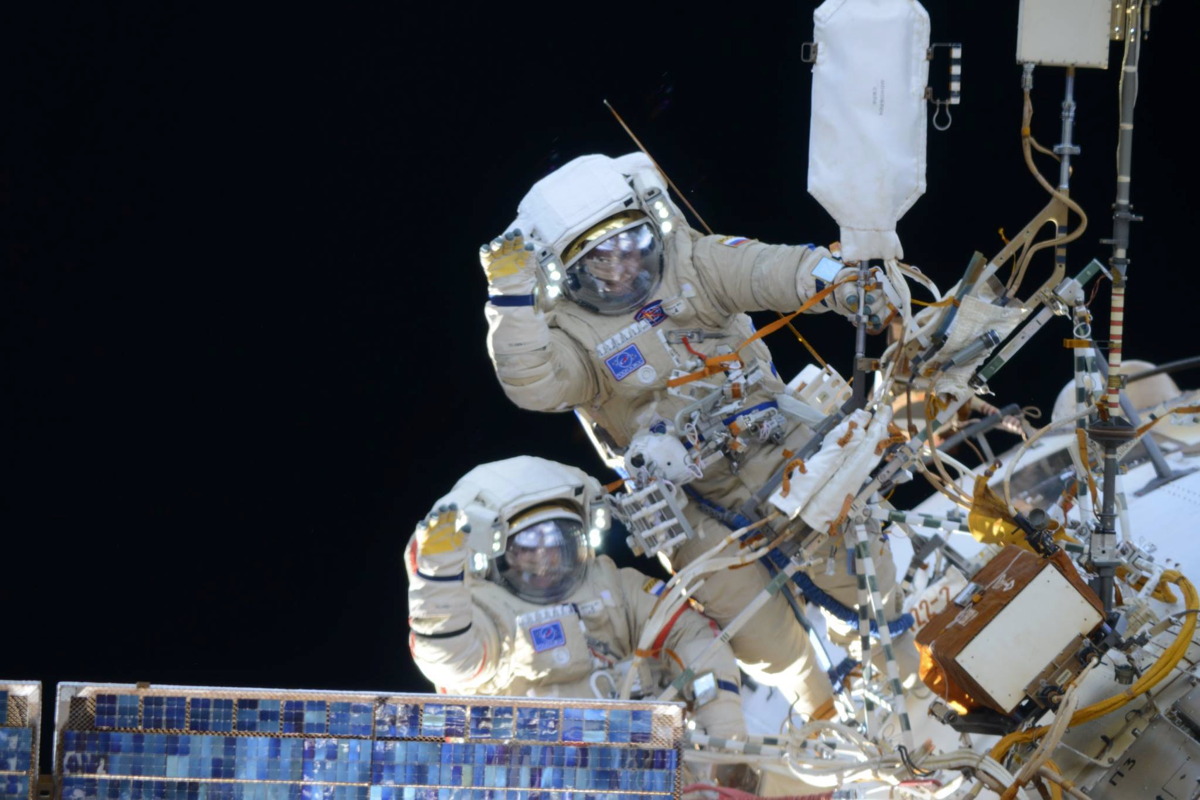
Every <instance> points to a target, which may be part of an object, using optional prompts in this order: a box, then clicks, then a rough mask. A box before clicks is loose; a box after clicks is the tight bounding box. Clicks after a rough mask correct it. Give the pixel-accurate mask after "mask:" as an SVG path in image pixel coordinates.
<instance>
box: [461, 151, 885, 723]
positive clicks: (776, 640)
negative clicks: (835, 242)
mask: <svg viewBox="0 0 1200 800" xmlns="http://www.w3.org/2000/svg"><path fill="white" fill-rule="evenodd" d="M480 260H481V262H482V264H483V267H484V271H485V272H486V274H487V279H488V290H489V300H488V303H487V305H486V308H485V311H486V315H487V319H488V323H489V332H488V351H489V353H490V355H491V357H492V361H493V364H494V366H495V369H496V374H497V376H498V377H499V379H500V383H501V386H502V387H503V389H504V391H505V393H506V394H507V395H508V397H509V398H510V399H511V400H512V401H513V402H514V403H516V404H517V405H518V406H520V407H522V408H526V409H532V410H538V411H565V410H575V411H576V413H577V415H578V416H579V417H580V420H581V422H582V423H583V424H584V427H585V428H586V429H587V430H588V432H589V434H590V435H591V437H592V441H593V442H594V443H595V444H596V446H597V448H598V449H599V450H600V451H601V453H600V455H601V456H602V457H603V458H604V459H605V461H606V463H608V464H609V465H610V466H613V467H614V468H618V469H621V468H624V469H627V470H628V471H630V472H632V467H631V466H630V465H629V464H623V462H622V460H621V457H622V456H626V457H628V456H629V455H630V454H631V453H635V452H642V451H644V450H646V449H648V448H645V447H643V446H642V445H644V444H645V443H646V442H648V441H652V440H653V438H652V437H654V436H658V435H666V436H671V437H675V438H676V439H677V440H679V441H683V442H686V444H687V446H688V447H689V448H691V453H692V458H691V461H692V463H691V465H690V466H689V467H688V471H689V472H690V474H687V475H683V476H680V475H675V476H671V477H672V479H673V480H674V481H676V482H678V483H682V482H684V481H690V485H689V486H688V490H689V493H690V495H691V502H689V503H688V504H687V506H686V508H685V509H684V511H685V516H686V517H687V518H688V521H689V522H690V524H691V526H692V527H693V529H694V530H695V531H696V533H697V534H699V535H698V537H697V538H694V539H689V540H688V541H686V542H684V543H683V544H682V545H681V546H679V547H678V549H676V550H675V551H674V552H670V553H665V554H664V553H660V558H663V557H664V556H665V557H666V559H667V561H668V564H667V566H668V568H670V569H672V570H677V569H679V568H681V567H682V566H684V565H686V564H688V563H690V562H691V561H692V560H693V559H695V558H696V557H697V556H698V555H699V554H701V553H703V552H705V551H706V550H708V549H709V548H710V547H711V546H712V544H713V543H714V542H715V541H717V540H718V539H719V538H720V537H722V536H725V535H726V534H728V532H729V528H728V527H726V524H729V518H728V517H727V518H726V522H725V523H722V522H719V521H718V520H717V519H715V518H714V517H713V516H711V512H712V511H714V510H715V511H718V513H719V512H720V511H725V512H731V513H732V512H737V511H739V510H740V507H741V506H742V504H743V502H744V501H746V500H747V498H749V497H750V496H751V495H752V494H753V493H754V492H755V491H757V490H758V489H759V488H760V487H762V486H763V485H764V483H765V482H766V481H767V480H768V478H769V477H770V476H771V474H772V472H773V471H775V470H776V469H777V468H778V467H780V466H781V465H782V464H784V463H786V461H787V460H788V458H789V457H790V453H791V452H794V451H796V449H797V448H799V447H800V446H801V445H803V444H804V443H805V442H806V441H807V440H808V439H809V437H810V436H811V430H810V429H809V428H808V427H806V426H805V425H802V424H800V423H799V422H797V421H795V420H793V419H791V418H788V417H786V416H785V415H784V414H783V413H781V411H780V409H779V408H778V404H777V403H776V395H777V394H779V393H781V392H784V391H785V389H786V387H785V383H784V381H782V380H781V379H780V378H779V377H778V376H777V375H776V374H775V371H774V367H773V365H772V364H771V354H770V352H769V351H768V349H767V347H766V345H765V344H764V343H763V342H762V341H761V340H754V341H750V340H751V337H752V336H753V335H754V333H755V331H754V327H753V324H752V322H751V320H750V318H749V317H748V316H747V315H746V314H745V313H744V312H747V311H755V310H775V311H779V312H790V311H795V310H797V309H799V308H801V307H802V306H804V305H805V304H806V303H810V305H809V307H808V308H806V309H805V310H806V311H808V312H811V313H819V312H823V311H828V310H833V311H835V312H837V313H839V314H841V315H843V316H847V317H852V316H854V313H855V311H856V309H857V308H858V304H859V297H860V294H859V289H858V287H857V286H856V285H855V283H854V279H855V277H856V276H857V275H858V269H857V268H856V267H850V266H845V265H843V264H841V262H839V261H837V260H836V259H834V258H832V257H831V255H830V253H829V251H828V250H826V249H825V248H822V247H816V246H813V245H802V246H785V245H769V244H763V243H761V242H757V241H753V240H750V239H746V238H743V237H738V236H715V235H709V236H706V235H703V234H701V233H699V232H697V231H695V230H694V229H692V228H691V227H689V226H688V225H687V224H686V222H685V220H684V218H683V215H682V213H681V212H680V211H679V209H678V208H677V207H676V206H675V204H674V203H673V202H672V201H671V200H670V198H669V197H668V195H667V190H666V185H665V183H664V180H663V178H662V176H661V175H660V173H659V172H658V170H657V169H656V168H655V166H654V164H653V162H652V161H651V160H650V159H649V158H648V157H647V156H645V155H644V154H642V153H632V154H629V155H625V156H622V157H620V158H616V159H613V158H609V157H607V156H603V155H587V156H582V157H580V158H577V159H575V160H573V161H571V162H569V163H567V164H566V165H564V166H563V167H561V168H559V169H558V170H557V171H555V172H553V173H551V174H550V175H548V176H546V177H545V178H543V179H542V180H540V181H538V182H537V183H536V184H535V185H534V186H533V188H532V189H531V190H530V191H529V193H528V194H527V195H526V196H525V198H524V199H523V200H522V201H521V203H520V205H519V208H518V214H517V219H516V221H515V222H514V223H513V225H512V227H511V229H510V231H509V232H508V233H506V234H505V235H504V236H503V237H499V238H497V239H495V240H493V241H492V242H491V243H489V244H486V245H484V246H483V248H482V249H481V251H480ZM831 286H832V289H831V290H830V291H827V292H826V293H825V294H824V295H823V296H821V297H820V300H819V301H817V300H816V296H818V295H819V294H820V293H821V291H822V290H823V289H827V288H828V287H831ZM866 288H867V291H866V293H865V294H864V295H861V296H862V297H863V298H864V299H865V301H866V305H865V306H864V312H863V318H864V319H865V320H866V321H868V329H869V330H872V331H878V330H880V329H882V327H883V326H884V325H886V324H887V322H888V319H890V312H891V313H894V311H895V305H896V304H897V303H898V302H899V301H898V299H897V297H896V295H895V292H894V290H893V289H892V287H891V286H890V284H889V283H888V282H887V279H886V278H885V277H883V276H882V275H879V274H874V276H873V277H872V278H870V279H869V285H868V287H866ZM747 342H748V343H747ZM744 343H746V344H744ZM735 352H736V354H737V358H736V359H735V358H734V357H733V356H731V355H729V354H731V353H735ZM723 354H724V355H726V356H728V357H727V358H725V359H719V358H718V359H717V361H718V362H720V364H721V366H722V367H731V368H730V369H728V370H725V369H709V370H706V365H711V364H713V363H715V362H713V361H710V360H709V359H712V358H713V357H719V356H722V355H723ZM714 392H719V393H721V395H720V396H721V399H720V401H719V402H717V403H716V408H715V409H712V404H711V403H705V402H702V401H703V400H704V399H705V398H712V397H715V396H716V395H714V394H713V393H714ZM697 408H699V409H700V410H701V413H700V414H699V417H697V415H696V414H693V413H692V412H693V411H695V410H696V409H697ZM710 409H711V410H710ZM681 410H683V411H684V414H683V415H682V416H680V417H679V418H678V419H677V415H679V414H680V412H681ZM697 419H698V421H699V424H697ZM647 437H650V438H647ZM649 449H653V448H649ZM633 466H637V464H636V463H635V464H634V465H633ZM702 507H703V508H705V509H708V512H709V513H706V512H705V511H703V510H702ZM735 521H736V520H735ZM731 527H732V525H731ZM851 549H852V548H851ZM824 555H825V563H824V564H820V565H817V567H816V568H815V569H813V570H810V572H809V575H810V576H811V578H812V579H813V580H814V581H815V582H816V583H817V584H818V586H819V587H820V588H821V589H822V590H824V591H825V592H826V593H827V594H828V595H831V596H832V597H833V598H834V599H836V600H837V601H839V602H840V603H842V604H843V609H842V610H843V611H846V609H848V608H851V607H853V606H854V605H855V603H856V600H857V589H856V584H855V578H854V576H853V575H852V574H851V573H850V572H849V571H848V562H847V552H846V550H845V549H844V548H843V547H842V546H841V541H840V538H839V539H837V540H833V541H832V542H831V544H830V546H829V547H828V548H827V549H826V550H825V551H824ZM876 564H877V568H878V570H879V581H880V586H881V588H883V589H887V588H889V587H891V586H892V585H894V565H893V563H892V560H891V556H890V553H888V552H886V545H883V546H881V548H880V549H879V550H878V551H877V552H876ZM768 579H769V577H768V572H767V570H766V568H765V567H762V566H760V565H757V564H754V565H751V566H750V567H748V568H742V569H738V570H726V571H724V572H721V573H717V574H713V575H710V576H709V577H708V580H707V581H706V583H705V584H704V585H703V587H701V590H700V592H698V593H697V595H696V596H697V598H698V599H699V600H700V601H701V602H702V603H703V605H704V609H705V613H706V614H708V615H709V616H710V617H712V618H713V619H715V620H716V621H717V622H718V623H721V624H722V625H725V624H727V623H728V622H729V621H730V620H731V619H732V618H733V617H734V616H735V615H736V614H737V613H738V612H739V611H741V610H742V609H743V608H745V607H746V605H747V603H748V602H749V600H750V599H751V598H752V597H754V596H755V595H757V594H758V593H759V592H760V591H761V590H762V589H763V587H764V586H765V585H766V584H767V581H768ZM730 643H731V644H732V646H733V650H734V653H735V654H736V655H737V657H738V659H739V661H741V662H742V664H743V666H744V667H746V669H747V671H748V672H749V673H750V674H751V675H752V676H754V677H755V678H758V679H760V680H763V681H765V682H767V683H769V684H771V685H773V686H776V687H778V688H780V689H782V690H783V691H784V692H785V693H787V694H789V695H790V696H791V697H792V699H793V700H794V701H795V702H796V703H797V707H798V708H799V710H801V711H806V712H810V711H813V710H815V709H818V708H820V707H823V706H824V707H828V703H829V700H830V697H831V686H830V683H829V680H828V678H827V677H826V676H825V675H824V673H823V671H822V670H821V669H820V668H819V666H818V664H817V660H816V659H815V658H814V656H813V651H812V646H811V644H810V642H809V641H808V639H807V636H806V634H805V631H804V630H803V629H802V627H801V625H800V624H799V623H798V622H797V619H796V615H795V612H794V611H793V610H792V608H791V607H790V606H789V604H788V602H787V601H786V599H785V598H784V597H783V596H781V595H779V594H774V595H772V597H771V599H770V600H769V601H768V602H767V604H766V605H765V606H764V607H763V608H762V609H761V610H760V611H759V612H757V613H756V615H755V617H754V619H753V620H752V621H751V622H750V623H749V624H747V625H745V626H744V627H742V628H741V629H740V630H738V631H736V632H735V634H734V636H733V638H732V639H731V642H730Z"/></svg>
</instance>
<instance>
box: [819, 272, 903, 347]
mask: <svg viewBox="0 0 1200 800" xmlns="http://www.w3.org/2000/svg"><path fill="white" fill-rule="evenodd" d="M857 279H858V267H857V266H851V267H843V268H842V269H841V270H840V271H839V272H838V273H837V275H836V276H835V277H834V279H833V280H834V283H835V284H838V286H837V288H836V289H834V290H833V307H834V310H835V311H837V312H838V313H839V314H841V315H842V316H844V317H848V318H849V319H850V321H851V322H853V321H855V320H856V319H857V316H858V302H859V283H858V280H857ZM866 289H867V294H866V307H865V308H864V309H863V316H864V317H865V318H866V320H867V332H868V333H879V332H881V331H882V330H883V329H884V328H886V327H887V325H888V323H889V322H891V321H892V318H893V317H894V316H896V314H897V313H898V311H897V309H896V305H897V304H898V303H899V302H900V299H899V297H900V296H899V294H898V293H897V292H896V289H895V288H894V287H893V286H892V283H891V281H889V280H888V277H887V275H886V274H885V273H884V271H883V270H882V269H881V268H879V267H871V268H870V269H869V270H868V272H867V286H866Z"/></svg>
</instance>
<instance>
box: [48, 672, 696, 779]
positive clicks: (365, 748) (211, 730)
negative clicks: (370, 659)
mask: <svg viewBox="0 0 1200 800" xmlns="http://www.w3.org/2000/svg"><path fill="white" fill-rule="evenodd" d="M55 727H56V737H55V754H54V763H55V768H56V770H57V773H58V775H59V792H60V797H61V798H64V800H655V798H675V797H678V794H679V789H680V778H679V768H680V766H681V757H680V746H681V743H682V740H683V723H682V707H681V706H679V705H677V704H674V703H651V702H637V701H621V702H601V701H585V700H570V701H564V700H548V699H547V700H542V699H532V698H496V697H446V696H441V695H398V696H387V695H382V696H381V695H376V694H369V693H344V692H343V693H336V694H333V693H317V692H296V691H278V690H265V689H216V688H208V687H180V686H175V687H138V686H132V685H111V684H109V685H104V684H59V697H58V714H57V719H56V726H55Z"/></svg>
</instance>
